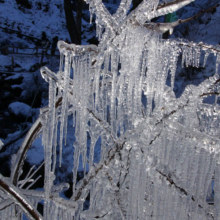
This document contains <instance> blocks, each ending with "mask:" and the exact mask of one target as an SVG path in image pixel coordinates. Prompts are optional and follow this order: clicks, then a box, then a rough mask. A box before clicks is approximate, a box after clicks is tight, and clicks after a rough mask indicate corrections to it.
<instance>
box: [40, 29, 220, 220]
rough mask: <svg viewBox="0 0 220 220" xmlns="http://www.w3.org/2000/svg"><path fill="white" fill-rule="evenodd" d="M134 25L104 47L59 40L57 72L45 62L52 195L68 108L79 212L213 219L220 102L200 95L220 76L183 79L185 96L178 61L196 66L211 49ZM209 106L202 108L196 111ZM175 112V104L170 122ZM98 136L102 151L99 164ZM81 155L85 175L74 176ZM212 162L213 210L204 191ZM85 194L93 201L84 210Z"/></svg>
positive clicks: (89, 215)
mask: <svg viewBox="0 0 220 220" xmlns="http://www.w3.org/2000/svg"><path fill="white" fill-rule="evenodd" d="M136 29H137V30H135V31H134V29H130V28H129V27H128V28H127V29H126V30H125V31H124V32H122V33H121V35H120V39H118V40H117V39H116V40H115V41H114V45H117V46H114V45H113V44H109V45H108V46H107V48H103V50H100V49H99V50H98V48H96V47H95V46H87V47H77V46H74V45H68V44H66V43H64V42H60V43H59V49H60V52H61V64H60V71H59V72H58V73H57V74H54V73H52V72H50V71H49V70H46V72H47V74H45V69H43V70H42V75H43V76H44V77H45V78H46V77H47V78H46V80H47V81H48V82H49V108H48V113H47V114H43V113H42V121H43V123H44V128H45V129H44V131H43V132H44V133H43V143H44V146H45V169H46V170H45V173H46V174H45V191H46V192H47V193H48V195H47V198H46V200H47V199H48V201H49V197H50V192H51V190H52V187H53V180H54V179H55V167H56V165H57V146H58V147H59V155H60V159H59V164H60V165H61V164H62V148H63V147H65V146H63V145H65V139H66V135H67V133H68V129H67V124H68V120H70V119H69V117H68V116H69V115H71V118H72V119H71V120H72V121H73V126H74V127H75V133H73V134H68V135H73V136H75V142H74V143H72V144H73V148H74V154H73V159H74V160H73V196H72V198H71V200H72V201H74V202H77V204H78V205H77V208H76V211H75V214H74V215H75V217H74V219H95V218H97V217H99V218H101V217H102V216H103V219H109V220H112V219H130V220H134V219H140V220H142V219H157V220H159V219H167V220H171V219H192V220H194V219H212V217H213V216H218V215H219V211H218V210H220V208H219V206H220V203H219V202H218V199H220V194H219V193H218V192H219V191H220V182H218V181H217V180H218V178H217V177H218V175H219V174H220V169H219V163H220V162H219V159H218V155H219V150H218V149H219V140H218V138H217V137H218V135H219V132H216V129H217V127H218V126H219V123H220V121H219V117H218V114H219V112H220V111H219V108H218V106H215V109H214V110H213V107H212V106H209V105H207V106H205V105H203V104H202V99H201V98H200V95H201V94H202V93H203V91H204V92H205V91H206V90H207V88H208V87H209V86H210V85H211V84H212V83H213V82H214V80H216V79H217V78H218V76H217V74H215V76H214V77H212V78H210V79H209V80H206V81H205V82H203V83H202V84H200V86H199V89H198V88H197V89H195V88H194V87H190V86H189V87H187V88H186V89H185V92H184V93H183V95H182V96H181V97H180V98H179V99H176V98H175V95H174V93H173V87H174V82H175V74H176V68H177V61H178V57H179V55H180V53H181V52H182V63H184V64H185V65H186V66H189V65H193V66H196V67H198V66H199V65H201V57H204V58H203V59H204V62H206V60H207V57H208V55H209V54H210V53H211V52H212V51H211V50H209V49H207V50H204V51H202V49H201V47H200V46H195V45H193V46H192V47H190V46H189V44H188V43H187V42H181V43H180V44H181V46H179V45H178V44H177V43H176V42H175V41H171V40H170V41H163V40H162V39H160V37H158V35H155V34H154V33H153V32H147V31H145V30H142V29H140V28H138V27H137V28H136ZM134 32H135V33H137V34H136V35H134V34H133V33H134ZM137 39H138V41H137ZM215 55H217V61H218V62H217V67H218V64H219V55H218V54H215ZM204 65H205V64H204ZM216 69H217V68H216ZM48 76H49V77H48ZM168 78H170V86H168V85H167V79H168ZM193 97H194V98H193ZM61 99H62V100H61ZM60 100H61V101H60ZM184 105H185V107H183V106H184ZM178 106H180V107H178ZM181 106H182V107H183V108H182V110H181ZM201 106H202V107H201ZM204 106H205V108H206V111H201V113H200V114H199V116H198V114H197V111H198V109H202V110H204ZM175 110H178V111H179V112H178V113H177V114H175V115H174V116H172V115H170V117H167V119H166V120H164V121H165V122H164V121H163V119H164V118H166V116H167V115H168V114H169V113H170V112H172V111H174V112H175ZM207 112H208V113H207ZM198 118H200V119H201V120H199V119H198ZM204 118H206V123H204V121H203V119H204ZM210 118H211V119H212V120H211V119H210ZM186 126H187V129H186ZM195 128H198V129H196V130H198V131H195ZM199 128H200V131H199ZM207 128H209V129H207ZM201 131H203V132H204V131H206V132H207V133H208V134H207V135H204V134H203V133H201ZM58 135H59V137H58ZM210 135H213V137H211V136H210ZM88 136H89V138H90V139H91V143H90V145H89V146H88ZM98 139H100V140H101V141H100V142H101V143H100V145H101V158H100V161H99V163H98V164H94V161H95V160H94V155H95V152H94V148H95V145H96V142H97V140H98ZM58 141H59V143H58ZM80 163H81V164H82V166H83V169H84V175H85V176H84V179H83V180H81V181H80V182H78V183H77V180H76V177H77V171H78V167H79V165H80ZM214 170H215V178H216V181H215V206H214V209H213V207H211V206H209V205H208V204H207V203H206V196H207V190H208V187H210V182H211V179H212V175H213V173H214ZM85 183H86V184H85ZM88 195H89V198H90V199H89V209H88V210H84V202H85V200H86V198H88ZM45 204H50V203H49V202H48V203H45ZM45 206H46V205H45ZM48 213H49V212H48ZM46 219H50V218H49V217H48V218H46ZM64 219H68V218H67V217H66V218H64ZM216 219H218V217H216Z"/></svg>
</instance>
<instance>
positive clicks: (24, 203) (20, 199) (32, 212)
mask: <svg viewBox="0 0 220 220" xmlns="http://www.w3.org/2000/svg"><path fill="white" fill-rule="evenodd" d="M0 187H1V188H2V189H3V190H4V191H5V192H7V193H8V195H9V196H10V197H11V199H12V200H14V201H15V203H17V204H18V205H19V206H20V207H21V208H22V209H23V210H24V212H25V213H26V214H27V215H28V216H29V217H31V218H32V219H35V220H42V217H41V215H40V213H38V211H37V210H36V209H35V208H34V207H33V206H32V205H31V203H30V202H29V201H28V200H27V199H26V198H25V197H24V196H23V194H22V193H21V192H20V191H19V189H18V188H16V187H15V186H13V185H12V184H10V183H9V182H8V180H7V179H6V178H5V177H3V176H2V175H1V174H0Z"/></svg>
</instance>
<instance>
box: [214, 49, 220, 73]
mask: <svg viewBox="0 0 220 220" xmlns="http://www.w3.org/2000/svg"><path fill="white" fill-rule="evenodd" d="M219 67H220V53H217V55H216V71H215V74H216V75H220V72H219Z"/></svg>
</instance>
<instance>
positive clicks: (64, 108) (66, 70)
mask: <svg viewBox="0 0 220 220" xmlns="http://www.w3.org/2000/svg"><path fill="white" fill-rule="evenodd" d="M69 70H70V53H67V55H66V56H65V66H64V76H63V77H64V82H63V100H62V112H61V119H60V122H61V124H60V158H59V166H61V160H62V145H63V143H62V142H63V133H64V129H65V128H64V126H66V123H67V122H66V120H67V114H68V100H67V98H68V86H69V79H70V76H69V73H70V71H69Z"/></svg>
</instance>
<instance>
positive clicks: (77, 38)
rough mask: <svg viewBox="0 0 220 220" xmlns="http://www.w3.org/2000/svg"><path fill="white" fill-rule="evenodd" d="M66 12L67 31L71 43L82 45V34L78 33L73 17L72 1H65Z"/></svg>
mask: <svg viewBox="0 0 220 220" xmlns="http://www.w3.org/2000/svg"><path fill="white" fill-rule="evenodd" d="M64 11H65V16H66V25H67V30H68V32H69V35H70V39H71V43H74V44H81V33H78V29H77V26H76V22H75V19H74V17H73V12H72V6H71V0H64Z"/></svg>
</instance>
